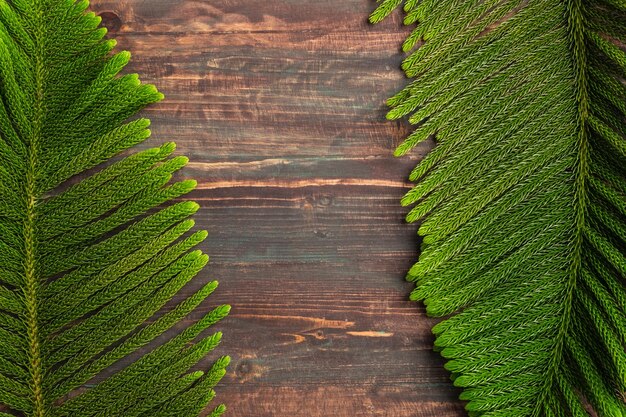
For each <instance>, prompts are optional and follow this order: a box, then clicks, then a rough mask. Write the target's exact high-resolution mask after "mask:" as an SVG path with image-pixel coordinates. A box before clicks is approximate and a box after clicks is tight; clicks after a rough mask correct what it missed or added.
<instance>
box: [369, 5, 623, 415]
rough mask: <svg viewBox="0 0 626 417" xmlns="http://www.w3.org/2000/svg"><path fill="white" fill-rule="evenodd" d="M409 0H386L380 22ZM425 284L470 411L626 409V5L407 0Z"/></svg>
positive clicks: (402, 101) (406, 108)
mask: <svg viewBox="0 0 626 417" xmlns="http://www.w3.org/2000/svg"><path fill="white" fill-rule="evenodd" d="M401 3H402V2H392V1H385V2H383V3H381V4H380V6H379V7H378V8H377V10H376V11H375V12H374V13H372V16H371V18H370V20H371V21H372V22H373V23H376V22H379V21H380V20H382V19H383V18H384V17H386V16H388V15H389V14H391V13H392V12H393V10H394V9H396V8H397V7H398V6H400V5H401ZM403 4H404V11H405V13H406V17H405V23H406V24H408V25H413V24H415V23H416V24H417V25H416V27H415V28H414V30H413V32H412V33H411V34H410V35H409V36H408V37H407V39H406V41H405V42H404V44H403V49H404V50H405V52H408V53H409V54H408V56H407V58H406V59H405V60H404V62H403V65H402V68H403V69H404V70H405V72H406V74H407V76H409V77H410V78H414V79H415V80H414V81H412V82H411V83H410V84H409V85H408V86H407V87H406V88H404V89H403V90H402V91H401V92H399V93H398V94H396V95H395V96H394V97H392V98H391V99H390V100H389V101H388V103H389V105H390V106H391V110H390V112H389V114H388V117H389V118H390V119H397V118H401V117H408V118H409V121H410V122H411V123H412V124H414V125H415V131H414V132H413V133H411V135H409V137H408V138H407V139H406V140H405V141H404V142H403V143H402V144H401V145H400V146H399V147H398V149H397V150H396V155H398V156H400V155H404V154H406V153H407V152H409V151H410V150H411V149H412V148H414V147H415V146H417V145H418V144H419V143H421V142H422V141H424V140H427V139H428V138H430V137H433V136H434V137H435V138H436V141H437V147H436V148H435V149H434V150H433V151H432V152H431V153H430V154H429V155H428V156H427V157H426V158H425V159H424V160H423V161H422V162H421V163H420V164H419V165H418V166H417V167H416V168H415V170H414V171H413V172H412V173H411V177H410V178H411V180H412V181H417V183H416V185H415V187H414V188H413V189H412V190H411V191H410V192H409V193H407V195H406V196H405V197H404V199H403V200H402V203H403V205H406V206H414V207H413V208H412V209H411V211H410V212H409V214H408V216H407V219H408V221H410V222H416V221H420V222H421V225H420V229H419V234H420V235H421V236H423V245H422V253H421V255H420V259H419V262H418V263H417V264H416V265H414V266H413V267H412V268H411V270H410V271H409V274H408V279H410V280H411V281H414V282H415V283H416V286H417V287H416V289H415V290H414V291H413V293H412V295H411V298H412V299H414V300H420V301H423V302H424V303H425V305H426V308H427V312H428V313H429V314H431V315H433V316H437V317H447V318H446V320H444V321H442V322H441V323H439V324H438V325H437V326H435V327H434V329H433V332H434V333H435V335H436V336H437V338H436V342H435V348H436V349H437V350H439V351H441V354H442V355H443V356H444V357H445V358H447V359H448V360H449V361H448V362H447V364H446V368H447V369H449V370H450V371H451V372H452V373H453V380H454V383H455V385H457V386H459V387H462V388H463V389H464V391H463V393H462V395H461V399H463V400H465V401H467V406H466V408H467V410H468V412H469V414H470V415H471V416H481V417H483V416H484V417H487V416H489V417H495V416H503V417H515V416H533V417H540V416H555V417H563V416H587V415H591V414H590V411H589V410H590V409H589V408H587V406H589V407H591V408H592V409H593V412H594V413H595V414H597V415H598V416H601V417H604V416H610V417H617V416H623V415H626V404H625V402H624V395H625V393H626V349H625V348H626V321H625V319H624V317H626V315H625V313H626V303H625V300H626V289H625V288H626V287H625V284H626V280H625V279H626V257H625V255H624V253H626V222H625V219H626V169H625V167H626V105H624V103H626V84H625V82H624V79H625V78H626V53H625V52H624V45H625V44H626V3H624V2H623V1H621V0H594V1H590V2H582V1H580V0H567V1H558V0H554V1H552V0H550V1H539V0H530V1H528V0H525V1H523V0H476V1H474V0H472V1H458V0H440V1H431V0H422V1H417V0H409V1H405V2H404V3H403Z"/></svg>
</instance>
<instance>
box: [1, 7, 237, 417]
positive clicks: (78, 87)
mask: <svg viewBox="0 0 626 417" xmlns="http://www.w3.org/2000/svg"><path fill="white" fill-rule="evenodd" d="M87 7H88V1H86V0H0V404H2V405H0V416H1V417H10V416H29V417H30V416H32V417H63V416H67V417H88V416H89V417H96V416H101V417H122V416H123V417H166V416H170V417H182V416H185V417H187V416H194V415H199V414H200V413H201V412H202V410H204V409H205V408H206V406H207V404H208V402H209V401H211V399H212V398H213V396H214V392H213V390H212V388H213V387H214V386H215V385H216V383H217V382H218V381H219V380H220V378H221V377H222V376H223V375H224V372H225V368H226V366H227V364H228V361H229V359H228V357H223V358H221V359H219V360H217V361H216V362H215V363H214V364H213V366H212V367H211V368H210V369H209V370H208V371H207V372H201V371H194V370H191V368H194V367H195V365H196V364H197V363H198V362H199V361H200V360H201V359H203V358H204V357H205V356H206V355H207V353H208V352H210V351H211V350H212V349H213V348H215V346H216V345H217V344H218V343H219V341H220V337H221V334H220V333H215V334H213V335H210V336H206V335H203V333H205V332H204V331H205V330H206V329H208V328H209V327H210V326H211V325H212V324H214V323H216V322H217V321H219V320H220V319H221V318H223V317H224V316H225V315H226V314H227V313H228V311H229V307H228V306H221V307H218V308H216V309H215V310H213V311H212V312H211V313H209V314H208V315H206V316H205V317H204V318H201V319H200V320H199V321H197V322H195V323H194V324H192V325H191V326H190V327H188V328H187V329H186V330H183V331H182V332H179V333H178V334H177V335H175V336H174V337H173V338H170V339H169V340H167V341H165V342H163V343H161V344H160V345H158V347H156V348H154V349H147V350H148V351H147V352H145V354H144V355H143V356H142V357H141V358H140V359H138V360H136V361H135V362H133V363H130V364H128V363H127V362H129V360H128V358H127V357H128V356H129V355H131V354H132V353H133V352H138V350H139V349H142V348H143V350H144V351H145V350H146V348H145V346H146V345H147V344H148V343H149V342H151V341H153V340H155V338H157V337H158V336H160V335H162V334H163V333H164V332H165V331H167V330H168V329H172V328H174V326H177V325H180V324H181V323H182V322H181V321H182V320H183V319H184V318H185V317H186V316H188V314H189V313H191V312H192V311H193V310H194V309H195V308H196V307H197V306H198V305H199V304H200V303H201V302H202V301H203V300H205V299H206V298H207V296H208V295H209V294H211V292H213V291H214V290H215V288H216V286H217V283H215V282H212V283H210V284H208V285H206V286H205V287H204V288H202V289H200V290H199V291H198V292H196V293H195V294H192V295H191V296H190V297H189V298H187V299H186V300H184V301H182V302H179V303H178V304H172V305H171V306H170V305H168V307H167V308H166V309H165V311H163V312H160V313H159V311H160V310H161V308H162V307H163V306H164V305H165V304H166V303H167V302H168V301H169V300H171V299H172V297H173V296H174V295H175V294H177V293H179V291H180V290H181V288H182V287H183V286H185V284H187V283H188V282H189V281H190V280H191V279H192V278H193V277H194V276H195V275H196V273H198V271H200V270H201V269H202V267H203V266H204V265H205V264H206V263H207V260H208V258H207V256H206V255H204V254H202V253H201V252H200V251H198V250H195V251H193V250H192V249H193V248H194V247H195V246H196V245H198V244H199V243H200V242H201V241H202V240H203V239H204V238H205V237H206V233H205V232H203V231H200V232H195V233H193V232H190V230H191V228H192V227H193V224H194V223H193V221H192V220H190V219H189V217H190V216H191V215H192V214H193V213H194V212H195V211H196V210H197V209H198V205H197V204H196V203H193V202H178V203H170V204H168V205H167V206H166V207H165V208H159V206H161V205H162V204H163V203H166V202H168V201H170V200H173V199H175V198H178V197H180V196H182V195H184V194H186V193H188V192H189V191H191V190H192V189H193V188H194V186H195V182H194V181H189V180H186V181H180V182H175V183H170V179H171V177H172V174H173V173H175V172H176V171H177V170H179V169H180V168H182V167H183V166H184V165H185V164H186V162H187V159H186V158H184V157H172V156H171V154H172V152H173V151H174V145H173V144H172V143H168V144H165V145H163V146H161V147H159V148H156V149H148V150H144V151H142V152H138V153H135V154H131V155H129V156H126V157H124V158H121V157H118V158H116V159H115V160H114V161H111V162H110V163H108V164H106V165H101V164H102V163H104V162H106V161H108V160H110V159H111V158H112V157H114V156H115V155H118V154H119V153H120V152H121V151H123V150H126V149H128V148H130V147H132V146H133V145H136V144H138V143H140V142H142V141H144V140H145V139H146V138H147V137H148V136H149V134H150V132H149V130H148V129H147V128H148V125H149V122H148V121H147V120H145V119H136V120H132V121H130V122H128V121H127V120H128V119H129V118H130V117H131V116H133V115H134V114H136V112H137V111H138V110H140V109H141V108H143V107H144V106H146V105H148V104H151V103H154V102H156V101H159V100H161V99H162V95H161V94H160V93H159V92H158V91H157V90H156V88H155V87H154V86H152V85H144V84H141V83H140V82H139V80H138V77H137V75H124V76H121V75H118V74H119V73H120V71H121V70H122V69H123V68H124V66H125V65H126V64H127V63H128V61H129V58H130V55H129V53H127V52H121V53H117V54H111V51H112V49H113V47H114V46H115V42H114V41H113V40H106V39H105V38H104V35H105V32H106V30H105V29H104V28H99V24H100V19H99V18H98V17H97V16H96V15H95V14H93V13H88V12H87V11H86V9H87ZM127 155H128V154H127ZM81 173H82V174H83V175H82V176H81V178H83V179H82V181H78V180H77V179H75V176H76V175H77V174H81ZM125 358H127V359H126V362H120V361H121V360H123V359H125ZM112 365H115V366H114V367H113V368H111V366H112ZM223 411H224V407H223V406H219V407H217V408H216V409H215V411H213V414H212V415H213V416H218V415H220V414H221V413H222V412H223Z"/></svg>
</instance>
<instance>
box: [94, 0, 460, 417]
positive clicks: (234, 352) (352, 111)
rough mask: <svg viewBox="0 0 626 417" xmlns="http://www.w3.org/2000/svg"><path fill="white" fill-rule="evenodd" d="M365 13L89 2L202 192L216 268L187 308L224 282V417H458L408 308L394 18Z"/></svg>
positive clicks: (357, 0)
mask: <svg viewBox="0 0 626 417" xmlns="http://www.w3.org/2000/svg"><path fill="white" fill-rule="evenodd" d="M374 4H375V3H374V2H373V1H371V0H342V1H337V0H317V1H309V0H92V9H93V10H94V11H95V12H96V13H98V14H100V15H101V16H102V18H103V22H104V24H105V25H106V26H107V27H108V28H109V32H110V33H111V34H112V36H114V37H115V38H116V39H117V40H118V42H119V48H121V49H129V50H131V51H132V52H133V56H134V59H133V61H132V64H131V65H130V68H129V69H130V71H133V72H138V73H140V74H141V75H142V78H143V79H144V80H145V81H148V82H152V83H155V84H156V85H157V86H158V87H159V89H160V90H161V91H163V92H164V93H165V94H166V96H167V99H166V100H165V101H164V102H163V103H160V104H159V105H156V106H153V107H151V108H150V109H147V110H146V111H145V112H144V113H145V115H147V116H148V117H150V118H151V119H152V120H153V132H154V135H153V138H152V139H151V140H150V141H149V143H148V144H146V145H144V146H150V145H154V144H155V143H157V142H162V141H166V140H174V141H176V142H177V143H178V146H179V150H180V152H181V153H184V154H186V155H188V156H189V157H190V158H191V161H192V162H191V164H190V165H189V167H188V168H187V169H186V170H185V172H184V174H183V175H184V176H188V177H193V178H195V179H197V180H198V181H199V188H198V190H197V191H196V192H194V193H193V195H192V196H191V197H192V198H193V199H195V200H196V201H198V202H199V203H200V204H201V206H202V208H201V210H200V212H199V214H198V215H197V221H198V224H199V226H200V227H202V228H206V229H207V230H209V231H210V233H211V235H210V238H209V240H208V242H206V244H205V245H204V247H203V249H204V250H206V251H207V252H208V253H209V254H210V255H211V259H212V262H211V266H210V267H209V268H208V269H207V270H206V271H204V272H203V273H202V274H201V275H200V276H199V277H198V279H197V280H196V282H195V283H194V284H193V285H192V286H191V287H189V288H187V289H186V290H185V291H184V292H183V294H181V296H186V295H189V294H190V293H191V291H193V289H194V288H197V287H200V286H201V285H202V284H203V283H206V282H207V281H209V280H212V279H219V280H220V282H221V286H220V288H219V290H218V291H217V292H216V294H215V295H214V296H213V297H211V300H210V302H209V303H207V304H206V305H203V306H202V309H201V310H202V311H200V312H199V313H198V314H196V317H197V316H199V315H200V314H202V313H203V312H207V311H208V310H209V309H210V308H211V306H214V305H216V304H220V303H230V304H231V305H232V306H233V311H232V314H231V315H230V317H229V318H228V319H226V320H225V321H224V322H223V323H222V324H221V325H220V326H218V327H219V329H220V330H223V331H224V333H225V336H224V342H223V344H222V345H221V347H220V349H219V350H220V352H221V353H228V354H230V355H231V356H232V358H233V362H232V365H231V367H230V372H229V374H228V376H227V377H226V378H225V379H224V381H223V383H221V385H220V386H219V387H218V400H219V401H221V402H225V403H226V404H227V405H228V408H229V411H228V414H227V415H228V416H230V417H361V416H388V417H405V416H406V417H408V416H412V417H413V416H423V417H457V416H462V415H464V413H463V408H462V404H461V403H460V402H459V401H458V400H456V398H457V395H458V392H457V391H456V390H455V389H454V388H453V387H452V386H451V383H450V381H449V375H448V374H447V372H446V371H445V370H443V368H442V360H441V359H440V358H439V357H438V355H437V354H435V353H433V352H432V351H431V347H432V342H433V338H432V336H431V333H430V327H431V326H432V324H433V322H432V320H430V319H428V318H427V317H426V316H425V314H424V309H423V308H422V307H421V306H419V305H417V304H413V303H410V302H407V301H406V300H407V297H408V294H409V292H410V289H411V285H410V284H408V283H406V282H404V280H403V277H404V273H405V271H406V270H407V269H408V268H409V266H410V265H411V264H412V263H413V262H414V261H415V260H416V258H417V246H418V242H417V238H416V233H415V232H416V228H415V227H414V226H409V225H406V224H405V223H404V221H403V216H404V214H405V209H403V208H401V207H400V206H399V199H400V197H401V196H402V194H403V193H404V192H405V191H406V190H407V184H406V183H405V182H404V179H405V178H406V177H407V176H408V172H409V171H410V169H411V168H412V167H413V166H414V165H415V163H416V162H417V161H418V160H419V159H420V158H422V157H423V156H424V154H425V153H427V152H428V150H429V149H430V147H431V145H430V144H424V145H423V146H422V147H420V148H418V149H417V151H416V152H413V153H412V156H410V157H406V158H403V159H394V158H393V157H392V156H391V154H392V150H393V148H394V146H395V145H397V144H398V143H399V141H400V140H401V139H402V138H403V136H404V135H405V134H406V133H407V130H408V127H407V126H406V125H405V124H403V123H402V122H397V123H392V122H388V121H386V120H385V119H384V113H385V106H384V100H385V99H386V98H387V97H388V96H390V95H391V94H392V93H393V92H395V91H396V90H397V89H398V88H400V87H401V86H402V85H404V84H405V83H406V80H405V79H404V78H403V76H402V74H401V73H400V71H399V69H398V68H399V63H400V60H401V54H400V52H399V44H400V42H401V40H402V38H403V36H404V35H405V34H406V32H405V30H406V29H404V28H403V27H402V25H401V16H399V15H394V16H393V18H392V19H390V20H388V21H386V22H385V23H383V24H381V25H378V26H375V27H372V26H370V25H369V24H368V23H367V16H368V14H369V13H370V12H371V11H372V9H373V7H374Z"/></svg>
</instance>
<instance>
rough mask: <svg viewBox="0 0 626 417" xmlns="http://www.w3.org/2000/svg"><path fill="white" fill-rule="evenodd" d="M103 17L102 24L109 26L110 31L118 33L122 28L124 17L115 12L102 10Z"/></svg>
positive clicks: (101, 15) (101, 16)
mask: <svg viewBox="0 0 626 417" xmlns="http://www.w3.org/2000/svg"><path fill="white" fill-rule="evenodd" d="M100 18H101V19H102V26H104V27H105V28H107V30H108V31H109V33H116V32H119V30H120V29H121V28H122V19H121V18H120V17H119V16H118V15H117V13H114V12H102V13H100Z"/></svg>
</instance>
